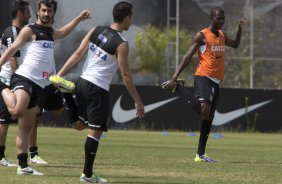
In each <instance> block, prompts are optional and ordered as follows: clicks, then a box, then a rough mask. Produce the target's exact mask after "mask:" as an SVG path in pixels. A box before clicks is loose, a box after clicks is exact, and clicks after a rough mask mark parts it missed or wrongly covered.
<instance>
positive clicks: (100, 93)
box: [77, 79, 109, 183]
mask: <svg viewBox="0 0 282 184" xmlns="http://www.w3.org/2000/svg"><path fill="white" fill-rule="evenodd" d="M77 100H78V113H79V116H80V117H81V118H83V119H84V120H86V121H88V135H87V137H86V140H85V145H84V153H85V161H84V167H83V173H82V175H81V177H80V181H81V182H85V181H91V182H93V183H98V182H99V183H100V182H104V183H106V182H107V180H105V179H103V178H100V177H98V176H97V175H95V172H94V173H93V170H94V169H93V164H94V160H95V157H96V154H97V150H98V145H99V141H100V137H101V135H102V132H103V131H107V130H108V126H107V119H108V109H109V94H108V91H106V90H104V89H102V88H100V87H98V86H96V85H94V84H92V83H90V82H88V81H86V80H84V79H80V80H79V83H78V85H77Z"/></svg>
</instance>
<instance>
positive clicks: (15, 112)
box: [8, 108, 25, 119]
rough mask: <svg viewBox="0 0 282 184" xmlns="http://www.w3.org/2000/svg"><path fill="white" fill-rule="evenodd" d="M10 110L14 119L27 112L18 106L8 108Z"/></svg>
mask: <svg viewBox="0 0 282 184" xmlns="http://www.w3.org/2000/svg"><path fill="white" fill-rule="evenodd" d="M8 111H9V113H10V114H11V116H12V117H13V118H14V119H19V118H21V117H22V116H23V115H24V113H25V110H23V109H17V108H8Z"/></svg>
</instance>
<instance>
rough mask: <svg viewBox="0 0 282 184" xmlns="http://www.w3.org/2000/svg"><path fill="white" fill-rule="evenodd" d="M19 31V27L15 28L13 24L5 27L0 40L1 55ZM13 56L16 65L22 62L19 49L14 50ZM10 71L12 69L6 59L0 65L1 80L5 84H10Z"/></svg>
mask: <svg viewBox="0 0 282 184" xmlns="http://www.w3.org/2000/svg"><path fill="white" fill-rule="evenodd" d="M19 32H20V28H17V27H15V26H9V27H7V28H6V29H5V31H4V33H3V34H2V37H1V42H0V47H1V55H3V54H4V52H5V51H6V50H7V49H8V48H9V47H10V46H11V45H12V43H13V42H14V41H15V39H16V38H17V36H18V34H19ZM14 57H17V65H18V66H19V65H20V64H21V63H22V59H21V53H20V50H18V51H17V52H16V54H15V55H14ZM12 73H13V71H12V68H11V65H10V62H8V61H7V62H6V63H4V64H3V65H2V67H1V72H0V79H1V81H2V82H4V83H5V84H6V85H10V79H11V76H12Z"/></svg>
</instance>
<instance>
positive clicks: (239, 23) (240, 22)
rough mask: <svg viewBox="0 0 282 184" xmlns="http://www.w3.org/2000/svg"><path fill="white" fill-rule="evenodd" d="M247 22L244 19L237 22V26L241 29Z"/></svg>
mask: <svg viewBox="0 0 282 184" xmlns="http://www.w3.org/2000/svg"><path fill="white" fill-rule="evenodd" d="M247 22H248V21H247V20H246V19H240V20H238V21H237V24H238V25H239V27H242V25H244V24H246V23H247Z"/></svg>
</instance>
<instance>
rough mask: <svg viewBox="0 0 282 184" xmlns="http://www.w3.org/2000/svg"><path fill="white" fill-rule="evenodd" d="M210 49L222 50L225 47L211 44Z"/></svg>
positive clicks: (214, 50) (213, 50)
mask: <svg viewBox="0 0 282 184" xmlns="http://www.w3.org/2000/svg"><path fill="white" fill-rule="evenodd" d="M211 51H212V52H224V51H225V47H224V46H222V45H212V46H211Z"/></svg>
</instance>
